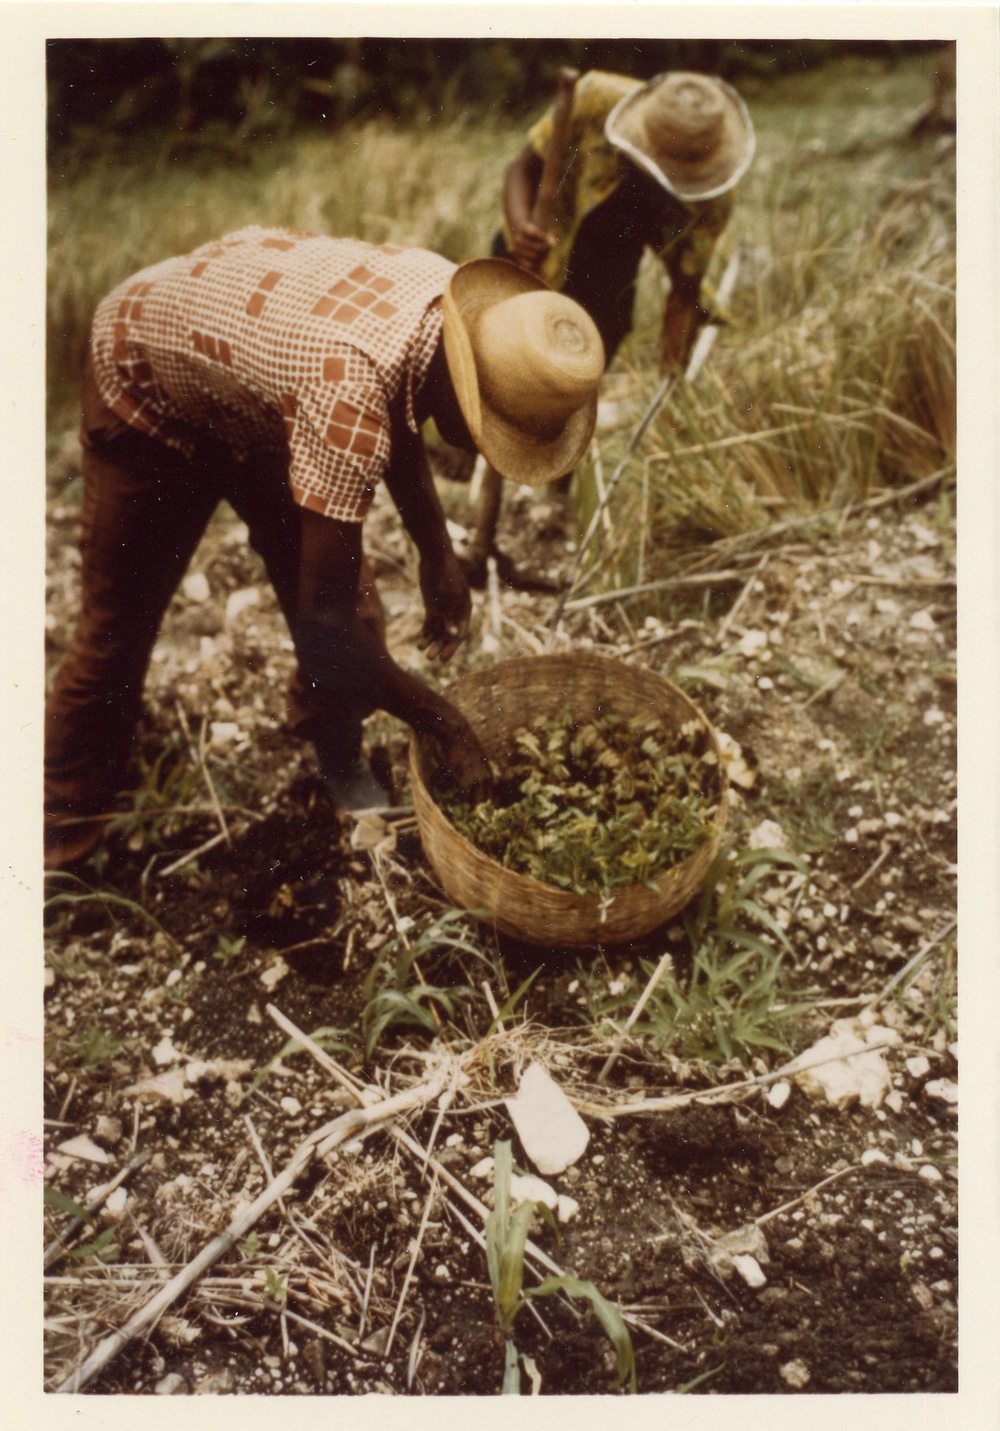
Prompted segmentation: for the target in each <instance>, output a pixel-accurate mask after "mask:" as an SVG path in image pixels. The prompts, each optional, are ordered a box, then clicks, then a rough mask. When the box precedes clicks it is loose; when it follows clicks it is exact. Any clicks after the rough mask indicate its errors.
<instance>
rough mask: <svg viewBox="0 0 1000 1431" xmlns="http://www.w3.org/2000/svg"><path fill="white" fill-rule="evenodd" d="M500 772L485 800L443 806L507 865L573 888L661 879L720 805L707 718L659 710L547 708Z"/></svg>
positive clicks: (516, 740) (705, 830) (606, 888)
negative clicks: (654, 713)
mask: <svg viewBox="0 0 1000 1431" xmlns="http://www.w3.org/2000/svg"><path fill="white" fill-rule="evenodd" d="M493 773H494V783H493V787H492V789H491V790H490V791H489V794H488V796H487V797H486V798H484V799H480V801H479V802H478V803H476V804H473V803H472V802H471V801H469V800H468V799H467V798H464V797H462V796H461V795H460V794H458V793H456V792H454V791H451V792H444V791H438V792H437V799H438V801H439V803H440V805H441V808H442V809H443V810H444V812H445V814H446V815H447V816H448V818H449V819H450V820H451V822H452V824H453V825H454V826H455V828H456V829H457V830H458V831H459V833H460V834H462V835H464V836H465V838H466V839H467V840H469V841H470V843H472V844H473V845H475V846H476V847H477V848H478V849H480V850H482V852H483V853H484V854H486V855H489V856H490V858H491V859H494V860H496V861H497V863H498V864H501V865H503V866H504V867H505V868H507V869H511V870H514V871H516V872H517V873H519V874H524V875H530V876H531V877H532V878H533V879H537V880H541V881H542V882H543V883H545V884H551V885H556V886H557V887H558V888H560V889H565V890H570V891H572V892H573V893H575V894H604V895H607V894H608V893H609V892H610V891H611V890H613V889H616V888H620V887H621V886H623V885H633V884H652V883H653V882H654V881H655V880H656V879H657V878H658V877H659V876H660V875H662V874H663V873H664V871H665V870H668V869H669V868H670V867H671V866H672V865H675V864H678V863H679V862H680V861H681V860H683V859H685V858H686V857H687V856H688V855H690V854H691V853H692V851H693V850H694V849H695V848H696V847H697V846H698V845H699V844H700V843H701V842H702V841H703V840H704V839H705V838H706V837H707V836H708V835H709V834H710V833H711V823H712V819H713V817H714V815H715V814H716V812H717V809H718V800H719V775H718V766H717V764H716V760H715V755H714V752H713V751H711V749H710V747H709V745H708V740H707V735H706V730H705V727H704V725H703V724H702V723H701V721H698V720H692V721H690V722H688V723H687V724H686V725H684V726H683V727H681V729H680V730H673V729H667V728H665V727H664V726H663V725H662V723H661V722H660V721H659V720H656V719H654V718H650V717H649V716H638V717H632V718H629V717H625V716H618V715H613V714H611V713H606V714H603V715H601V716H599V717H597V718H596V719H594V720H591V721H586V722H580V721H578V720H576V719H575V718H574V717H573V716H572V715H571V714H570V713H569V712H564V713H562V714H561V715H560V716H559V717H557V718H549V719H544V718H539V719H536V720H534V721H532V722H531V725H530V726H529V727H527V728H524V729H521V730H519V731H517V732H516V733H515V735H514V737H513V741H512V749H511V750H510V752H509V757H508V764H507V766H506V768H504V769H502V770H501V769H499V768H498V766H497V765H496V763H495V762H494V764H493Z"/></svg>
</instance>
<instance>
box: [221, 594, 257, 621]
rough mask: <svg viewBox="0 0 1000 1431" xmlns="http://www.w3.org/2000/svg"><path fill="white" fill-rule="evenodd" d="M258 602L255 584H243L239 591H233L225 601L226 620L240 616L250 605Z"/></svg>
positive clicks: (255, 604)
mask: <svg viewBox="0 0 1000 1431" xmlns="http://www.w3.org/2000/svg"><path fill="white" fill-rule="evenodd" d="M259 602H260V592H259V591H258V590H257V588H256V587H255V586H245V587H243V589H242V590H241V591H234V592H232V594H231V595H230V596H229V599H228V600H227V601H226V620H227V621H235V620H236V619H237V617H239V616H242V614H243V612H244V611H247V610H248V609H249V608H250V607H251V606H257V605H258V604H259Z"/></svg>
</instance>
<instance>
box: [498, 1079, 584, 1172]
mask: <svg viewBox="0 0 1000 1431" xmlns="http://www.w3.org/2000/svg"><path fill="white" fill-rule="evenodd" d="M506 1104H507V1111H508V1113H509V1114H510V1117H511V1121H512V1122H513V1124H514V1127H515V1129H516V1131H517V1134H518V1137H519V1138H520V1139H521V1145H522V1147H523V1148H524V1152H525V1156H526V1157H527V1158H528V1159H529V1160H530V1161H531V1162H532V1163H534V1165H535V1167H536V1168H537V1169H538V1171H539V1172H540V1173H543V1174H545V1175H546V1176H550V1175H551V1174H553V1173H561V1172H564V1171H565V1169H566V1168H568V1167H569V1165H570V1164H571V1163H575V1162H576V1161H577V1159H578V1158H580V1157H582V1155H583V1153H584V1151H585V1149H586V1147H587V1144H588V1142H589V1141H590V1134H589V1132H588V1131H587V1125H586V1123H584V1121H583V1119H582V1118H581V1117H580V1115H579V1113H578V1112H577V1111H576V1109H575V1108H574V1107H573V1105H572V1103H570V1101H569V1099H568V1098H567V1097H566V1095H565V1093H564V1092H563V1091H562V1089H561V1088H560V1087H559V1085H558V1084H557V1083H556V1082H555V1081H554V1080H553V1079H552V1078H551V1077H550V1076H549V1074H548V1073H547V1072H546V1070H545V1069H544V1068H543V1067H542V1065H541V1064H540V1063H531V1064H529V1065H528V1067H527V1069H526V1070H525V1073H524V1076H523V1077H522V1079H521V1082H520V1084H519V1086H518V1090H517V1097H516V1098H508V1099H507V1100H506Z"/></svg>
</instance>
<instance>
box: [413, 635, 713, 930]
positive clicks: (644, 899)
mask: <svg viewBox="0 0 1000 1431" xmlns="http://www.w3.org/2000/svg"><path fill="white" fill-rule="evenodd" d="M543 663H544V664H547V665H552V664H554V663H559V664H562V665H568V666H569V668H570V669H572V668H574V667H576V668H578V667H579V666H580V665H581V664H588V665H591V666H597V665H601V666H604V667H605V668H612V667H615V668H618V669H621V668H622V667H625V668H626V669H628V670H629V671H630V672H641V673H642V676H643V678H650V679H652V680H653V681H654V682H656V683H658V684H660V685H662V686H664V687H665V688H666V689H668V690H669V691H670V692H671V694H672V695H673V696H675V697H677V696H679V697H680V699H681V700H682V701H683V702H684V704H685V705H687V706H689V707H690V708H691V711H692V713H693V714H694V715H696V716H697V718H698V719H699V720H700V721H701V722H702V724H703V725H704V728H705V731H706V734H707V736H708V739H709V740H710V742H711V744H712V747H713V749H714V750H715V753H716V756H717V758H718V767H717V769H718V778H719V784H720V789H719V799H718V803H717V806H716V810H715V813H714V815H713V816H712V819H711V822H710V825H711V828H710V830H709V832H708V833H707V834H706V836H705V838H704V839H703V840H701V841H699V843H698V844H697V845H696V846H695V848H694V849H693V850H692V851H691V853H690V854H688V855H685V857H684V859H683V860H678V861H677V862H676V863H675V864H672V865H668V866H667V868H666V869H664V870H662V871H661V873H660V874H659V875H658V876H657V877H656V879H655V880H654V881H653V882H652V885H653V886H655V888H654V887H651V885H649V884H640V883H633V884H623V885H617V886H615V887H614V888H613V889H612V890H610V891H608V893H607V894H602V893H600V892H595V893H589V894H578V893H576V892H575V891H573V890H567V889H561V888H560V887H559V886H558V885H555V884H549V883H547V882H546V881H544V880H539V879H536V878H535V877H534V876H533V875H527V874H522V873H521V872H520V871H518V870H512V869H508V868H507V866H506V865H502V864H500V863H499V862H498V861H497V860H495V859H494V858H493V857H492V856H491V855H488V854H486V852H485V851H484V850H481V849H480V848H479V847H478V845H474V844H473V843H472V841H471V840H469V839H468V838H467V837H466V836H465V835H463V834H462V833H461V831H459V830H458V829H456V827H455V825H454V824H453V823H452V822H451V820H450V819H449V818H448V816H447V815H446V813H445V812H444V810H443V809H442V808H441V806H440V805H439V804H438V802H437V800H435V798H434V796H433V795H432V794H431V791H430V788H429V785H428V783H427V782H426V781H425V780H424V777H423V773H422V771H421V769H420V763H421V760H422V759H424V758H426V757H427V755H428V754H429V750H430V741H429V740H428V739H427V738H426V737H422V736H420V735H417V734H416V733H415V734H414V736H413V738H411V741H410V747H409V770H410V780H411V784H412V787H413V794H414V807H415V809H416V813H417V823H418V828H420V829H421V835H422V834H423V830H422V823H423V818H429V819H437V820H438V821H440V822H441V823H442V824H443V825H444V826H445V828H446V830H447V833H448V837H449V839H450V840H453V841H454V842H455V843H456V844H457V846H458V848H459V849H461V851H462V852H463V854H464V855H465V856H466V857H467V858H469V857H471V861H472V862H473V863H475V864H481V865H482V866H483V868H484V871H487V872H489V874H490V875H491V877H492V878H493V879H494V880H496V881H498V882H499V883H501V884H502V885H505V886H507V887H508V888H509V889H510V890H511V891H512V892H513V893H515V894H516V893H517V891H518V889H519V888H520V889H521V890H522V891H523V892H524V894H525V895H528V894H530V895H531V897H532V898H534V899H537V898H539V897H541V896H544V898H545V900H546V901H547V902H548V903H549V904H550V905H551V906H552V907H553V909H554V911H555V910H558V908H559V906H560V905H561V906H563V908H564V909H565V911H566V913H567V914H569V913H571V912H572V913H573V914H575V915H577V916H579V917H581V918H583V917H585V916H587V915H595V916H597V915H599V914H600V911H601V909H602V907H605V908H606V907H607V905H608V901H609V899H610V900H611V901H612V902H613V903H615V904H619V905H620V903H621V902H622V901H625V902H626V903H628V904H630V905H633V906H634V905H641V904H646V903H649V904H650V905H655V904H656V903H658V902H659V901H662V900H663V898H664V897H666V896H669V894H670V888H669V886H670V885H672V884H677V883H679V882H680V880H681V878H682V874H681V872H682V871H685V870H687V869H689V868H690V867H691V866H692V865H693V864H694V863H695V862H697V861H699V860H702V859H704V857H705V853H706V851H707V850H711V854H710V856H709V859H708V861H707V863H708V864H710V863H711V860H712V859H713V858H714V857H715V854H716V853H717V851H718V847H719V845H720V844H721V840H722V836H723V834H724V832H725V828H726V824H727V820H728V812H729V779H728V775H727V772H726V769H725V764H724V762H723V760H722V752H721V749H720V747H719V743H718V740H717V739H716V733H715V727H714V726H713V725H712V722H711V721H710V720H709V719H708V717H707V716H706V715H705V713H704V711H703V710H701V708H700V707H699V706H698V705H697V704H696V703H695V702H694V701H692V700H691V698H690V696H688V695H687V694H686V693H685V692H684V691H682V690H681V689H680V688H679V687H678V686H676V685H675V684H674V683H673V682H672V681H669V680H667V678H666V677H665V676H661V675H660V674H659V673H658V672H656V671H650V670H649V668H648V667H645V666H631V665H629V663H628V662H626V661H624V660H622V659H621V658H620V657H614V656H605V655H601V654H598V653H596V652H592V651H579V652H562V651H555V652H546V653H544V654H541V655H538V656H513V657H510V658H509V659H508V660H505V661H498V662H495V663H494V664H493V665H491V666H487V667H483V668H481V669H480V670H478V671H468V672H466V673H464V674H463V675H461V676H459V677H458V678H457V679H456V680H455V681H452V682H450V683H449V685H448V686H447V687H445V689H444V691H443V694H444V696H445V697H446V698H447V696H448V692H449V691H450V690H453V689H454V688H455V687H461V686H463V685H469V686H471V685H474V684H483V685H485V684H487V683H488V681H489V679H490V678H491V677H492V678H495V677H496V675H497V673H498V672H500V671H501V670H510V669H512V668H515V667H521V668H526V667H529V666H530V667H531V668H533V669H535V670H537V669H538V667H539V666H540V665H542V664H543ZM422 802H426V804H425V807H424V809H423V810H422V809H421V804H422ZM439 877H440V876H439ZM664 884H666V885H667V886H668V888H663V885H664Z"/></svg>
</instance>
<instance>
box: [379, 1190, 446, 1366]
mask: <svg viewBox="0 0 1000 1431" xmlns="http://www.w3.org/2000/svg"><path fill="white" fill-rule="evenodd" d="M437 1188H438V1180H437V1177H436V1176H435V1178H434V1181H433V1182H432V1183H431V1185H430V1187H429V1189H428V1191H427V1198H426V1200H425V1202H424V1211H423V1216H422V1217H421V1219H420V1226H419V1227H418V1228H417V1235H416V1237H415V1238H414V1239H413V1249H412V1251H411V1252H410V1261H409V1263H408V1265H407V1268H406V1275H405V1277H404V1278H403V1285H402V1287H401V1288H400V1292H399V1300H398V1301H397V1303H396V1311H395V1314H394V1315H393V1318H392V1322H391V1323H390V1326H389V1335H388V1337H387V1338H386V1343H385V1351H384V1353H383V1355H384V1357H385V1358H386V1360H387V1361H388V1359H389V1353H390V1352H391V1351H392V1343H393V1341H394V1339H395V1336H396V1328H397V1327H398V1326H399V1319H400V1317H401V1316H402V1315H403V1307H404V1306H405V1305H406V1294H407V1292H408V1291H409V1290H410V1282H411V1281H412V1280H413V1269H414V1267H415V1266H416V1265H417V1258H418V1257H419V1256H420V1249H421V1247H422V1246H423V1242H424V1234H425V1233H426V1232H427V1224H428V1222H429V1221H430V1217H431V1209H432V1208H433V1206H434V1202H435V1199H436V1197H437Z"/></svg>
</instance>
